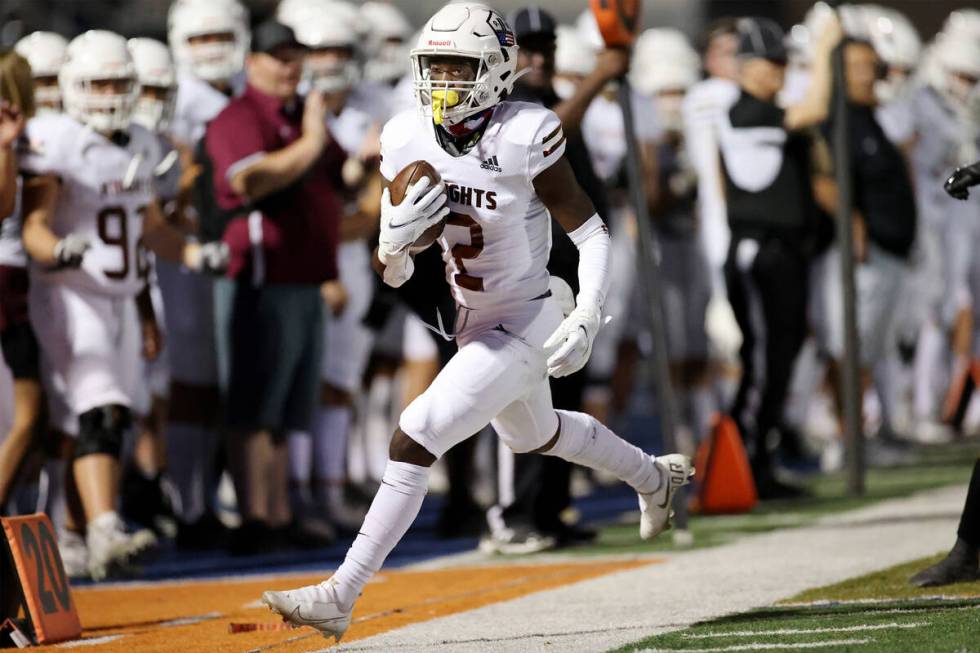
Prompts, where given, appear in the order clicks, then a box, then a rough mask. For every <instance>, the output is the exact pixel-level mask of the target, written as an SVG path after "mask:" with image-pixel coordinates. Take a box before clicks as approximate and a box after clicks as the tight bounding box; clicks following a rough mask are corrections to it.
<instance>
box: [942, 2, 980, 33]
mask: <svg viewBox="0 0 980 653" xmlns="http://www.w3.org/2000/svg"><path fill="white" fill-rule="evenodd" d="M942 33H943V34H952V35H957V34H962V35H969V36H972V37H974V38H977V39H980V9H957V10H956V11H953V12H950V14H949V16H947V17H946V20H945V21H944V22H943V29H942Z"/></svg>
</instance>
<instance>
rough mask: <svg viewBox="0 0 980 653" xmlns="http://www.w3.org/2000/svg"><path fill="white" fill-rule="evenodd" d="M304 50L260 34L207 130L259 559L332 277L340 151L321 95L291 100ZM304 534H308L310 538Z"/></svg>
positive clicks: (285, 38)
mask: <svg viewBox="0 0 980 653" xmlns="http://www.w3.org/2000/svg"><path fill="white" fill-rule="evenodd" d="M304 54H305V51H304V49H303V48H302V46H300V45H299V44H298V43H297V42H296V40H295V38H294V36H293V33H292V30H290V29H289V28H288V27H286V26H284V25H282V24H280V23H277V22H273V21H270V22H267V23H264V24H263V25H261V26H259V28H258V29H256V30H255V32H254V34H253V39H252V53H251V54H250V55H249V58H248V62H247V66H246V70H247V73H248V87H247V89H246V90H245V93H244V94H243V95H242V96H240V97H238V98H236V99H235V100H232V101H231V103H230V104H229V105H228V106H227V107H226V108H225V109H224V110H223V111H222V112H221V113H220V114H218V116H217V117H216V118H215V119H214V121H212V123H211V124H210V125H209V126H208V130H207V134H206V136H205V138H206V147H207V152H208V155H209V157H210V158H211V160H212V162H213V164H214V190H215V197H216V200H217V203H218V205H219V206H220V208H221V209H223V210H225V211H239V215H238V217H236V218H235V219H233V220H232V221H231V222H230V223H229V225H228V227H227V229H226V231H225V242H227V243H228V245H229V247H230V249H231V252H232V263H231V267H230V269H229V274H230V275H232V276H233V277H234V278H235V281H236V284H235V285H236V289H235V301H234V308H233V313H232V320H231V350H232V352H231V383H230V387H229V397H228V410H227V421H228V426H229V428H230V430H231V432H232V434H233V437H234V438H235V441H234V444H233V446H232V447H231V453H232V469H233V470H234V475H235V483H236V491H237V493H238V501H239V510H240V511H241V514H242V518H243V527H242V529H241V531H240V533H239V537H238V538H237V539H236V542H235V543H234V549H233V550H236V551H237V552H241V553H248V552H251V551H254V550H263V549H265V548H267V547H268V546H269V544H270V536H272V535H275V534H277V533H278V532H282V529H285V528H286V527H287V526H288V525H289V524H290V523H291V521H292V520H291V514H290V505H289V498H288V486H287V483H288V482H287V447H286V436H287V434H288V433H289V432H290V431H305V430H308V428H309V426H310V419H311V416H312V411H313V407H314V405H315V404H314V400H315V396H316V391H317V387H318V382H319V364H320V359H321V355H320V351H321V347H322V343H321V338H322V331H323V327H322V320H323V315H322V305H323V303H322V299H321V296H320V287H321V286H322V285H323V284H325V283H330V282H331V281H332V280H335V279H336V278H337V264H336V248H337V242H338V235H339V234H338V230H339V220H340V216H341V204H340V201H339V199H338V197H337V195H336V193H335V191H334V189H335V188H339V186H340V174H339V170H340V164H341V163H342V162H343V157H344V155H343V152H342V150H341V149H340V148H339V147H338V146H337V144H336V143H334V142H333V141H332V140H331V138H330V135H329V133H328V132H327V128H326V122H325V111H326V107H325V104H324V101H323V97H322V96H321V95H320V94H319V93H315V92H311V93H310V94H309V95H308V96H307V97H306V98H305V100H304V99H303V98H302V97H300V96H298V95H297V93H296V88H297V85H298V84H299V81H300V76H301V73H302V65H303V56H304ZM308 535H309V533H303V536H304V537H305V538H306V539H309V538H308V537H306V536H308Z"/></svg>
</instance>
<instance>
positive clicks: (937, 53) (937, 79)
mask: <svg viewBox="0 0 980 653" xmlns="http://www.w3.org/2000/svg"><path fill="white" fill-rule="evenodd" d="M932 50H933V51H932V57H933V58H934V64H933V67H934V69H933V75H932V76H931V79H930V80H929V81H930V83H931V84H932V86H933V88H935V89H936V90H937V91H939V93H941V94H942V95H943V96H944V97H945V98H946V100H947V101H948V102H949V103H950V106H951V107H952V108H953V109H955V110H956V111H958V112H961V113H963V114H966V115H968V116H969V117H970V119H974V120H976V119H980V40H978V39H976V38H974V37H973V36H971V35H969V34H966V33H960V32H957V33H952V34H949V33H945V34H941V35H939V37H937V39H936V41H935V43H934V44H933V48H932Z"/></svg>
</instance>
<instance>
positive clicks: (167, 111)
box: [133, 84, 177, 133]
mask: <svg viewBox="0 0 980 653" xmlns="http://www.w3.org/2000/svg"><path fill="white" fill-rule="evenodd" d="M176 101H177V89H176V88H175V87H173V86H169V87H168V86H154V85H148V84H144V85H141V86H140V92H139V99H137V100H136V106H135V107H134V108H133V122H135V123H136V124H138V125H141V126H143V127H145V128H146V129H148V130H150V131H152V132H157V133H159V132H164V131H166V130H167V129H168V128H169V127H170V121H171V120H172V119H173V115H174V105H175V104H176Z"/></svg>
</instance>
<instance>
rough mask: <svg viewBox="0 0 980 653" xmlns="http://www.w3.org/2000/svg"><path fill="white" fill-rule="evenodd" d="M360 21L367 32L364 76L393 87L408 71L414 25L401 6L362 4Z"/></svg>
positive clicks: (383, 3) (382, 3) (381, 3)
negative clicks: (410, 42)
mask: <svg viewBox="0 0 980 653" xmlns="http://www.w3.org/2000/svg"><path fill="white" fill-rule="evenodd" d="M361 22H362V23H363V24H364V25H365V26H366V27H367V29H368V32H367V43H366V50H367V62H366V63H365V64H364V77H365V78H366V79H368V80H370V81H372V82H380V83H383V84H394V83H395V82H397V81H398V80H399V79H401V78H402V77H403V76H404V75H405V74H406V73H407V72H408V71H409V59H408V53H409V45H408V43H409V41H410V39H411V38H412V31H413V30H412V25H411V24H410V23H409V22H408V19H407V18H405V14H403V13H402V12H401V10H400V9H398V7H395V6H394V5H391V4H388V3H387V2H374V1H369V2H365V3H364V4H363V5H361Z"/></svg>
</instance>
